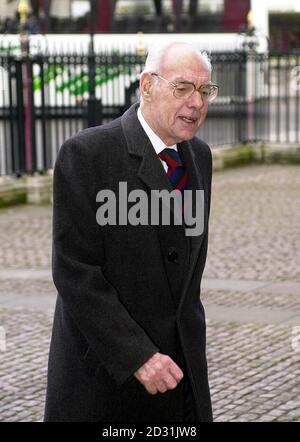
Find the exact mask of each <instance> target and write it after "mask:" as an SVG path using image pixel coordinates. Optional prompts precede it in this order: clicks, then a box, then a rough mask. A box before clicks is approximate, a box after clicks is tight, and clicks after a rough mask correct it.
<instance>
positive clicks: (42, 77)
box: [0, 51, 300, 175]
mask: <svg viewBox="0 0 300 442" xmlns="http://www.w3.org/2000/svg"><path fill="white" fill-rule="evenodd" d="M211 59H212V64H213V75H212V79H213V81H214V82H216V83H218V84H219V85H220V93H219V96H218V98H217V99H216V100H215V101H214V102H213V103H212V105H211V106H210V108H209V112H208V116H207V119H206V121H205V123H204V124H203V126H202V127H201V128H200V130H199V136H200V137H201V138H203V139H204V140H206V141H207V142H208V143H209V144H210V145H213V146H218V145H219V146H222V145H234V144H239V143H248V142H250V143H253V142H263V143H265V142H274V143H276V142H280V143H286V144H289V143H299V142H300V115H299V109H300V99H299V94H300V90H299V89H300V88H299V77H300V67H299V66H300V52H299V51H298V52H297V51H294V52H290V53H269V54H257V53H255V52H251V51H250V52H249V51H248V52H234V53H232V52H230V53H215V54H212V55H211ZM144 61H145V56H144V55H138V54H120V53H117V52H116V53H113V54H108V53H102V54H94V55H93V54H90V55H88V54H58V55H51V54H40V55H34V56H30V57H25V58H24V57H23V58H22V57H20V56H15V55H12V53H10V52H0V175H5V174H16V175H21V174H23V173H31V172H36V171H38V172H44V171H46V170H48V169H49V168H52V167H53V165H54V162H55V158H56V155H57V151H58V149H59V147H60V146H61V144H62V143H63V142H64V141H65V140H66V139H67V138H68V137H69V136H71V135H72V134H74V133H76V132H78V131H79V130H81V129H83V128H85V127H88V126H91V125H96V124H101V123H104V122H106V121H109V120H111V119H113V118H116V117H117V116H119V115H120V114H121V113H122V112H124V110H125V109H127V108H128V107H129V106H130V105H131V104H132V103H133V102H135V101H137V100H138V84H139V75H140V73H141V71H142V69H143V65H144ZM91 67H92V72H93V76H91V75H90V71H91ZM91 88H92V93H91Z"/></svg>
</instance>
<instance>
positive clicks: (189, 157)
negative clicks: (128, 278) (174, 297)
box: [178, 141, 207, 310]
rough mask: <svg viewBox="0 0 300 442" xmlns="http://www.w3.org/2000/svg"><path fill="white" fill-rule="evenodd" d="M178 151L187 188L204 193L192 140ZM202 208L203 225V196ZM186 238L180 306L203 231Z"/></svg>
mask: <svg viewBox="0 0 300 442" xmlns="http://www.w3.org/2000/svg"><path fill="white" fill-rule="evenodd" d="M178 151H179V154H180V156H181V158H182V160H183V163H184V166H185V168H186V170H187V173H188V182H187V189H191V190H197V189H199V190H204V195H205V189H204V183H203V177H202V174H201V172H200V171H199V168H198V167H197V165H196V160H195V154H194V152H193V149H192V142H191V141H185V142H183V143H180V144H179V145H178ZM203 209H204V226H205V225H206V222H207V202H206V198H204V207H203ZM193 213H195V199H194V198H193ZM204 230H205V229H204ZM187 238H188V240H189V249H190V259H189V266H188V272H187V275H186V279H185V283H184V285H183V287H182V293H181V303H180V307H181V305H182V303H183V300H184V298H185V295H186V293H187V290H188V288H189V285H190V282H191V279H192V277H193V274H194V270H195V266H196V263H197V260H198V257H199V253H200V248H201V245H202V242H203V238H204V232H202V234H201V235H199V236H188V237H187ZM179 310H180V309H179Z"/></svg>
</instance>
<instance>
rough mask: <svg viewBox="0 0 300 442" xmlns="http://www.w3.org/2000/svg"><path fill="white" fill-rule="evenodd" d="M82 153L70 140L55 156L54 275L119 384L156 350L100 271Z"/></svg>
mask: <svg viewBox="0 0 300 442" xmlns="http://www.w3.org/2000/svg"><path fill="white" fill-rule="evenodd" d="M86 152H87V148H86V147H84V146H82V145H80V143H78V142H76V141H74V140H72V139H71V140H68V141H67V142H66V143H65V144H64V145H63V146H62V147H61V149H60V151H59V154H58V157H57V160H56V164H55V168H54V179H53V249H52V252H53V255H52V270H53V280H54V284H55V286H56V288H57V290H58V294H59V296H61V298H62V301H63V306H64V308H65V309H67V311H68V313H69V314H70V315H71V317H72V318H73V320H74V321H75V323H76V326H77V327H78V329H79V330H80V331H81V333H82V334H83V335H84V337H85V339H86V340H87V342H88V344H89V346H90V348H91V349H92V350H93V351H94V352H95V353H96V355H97V357H98V360H99V363H101V365H102V366H104V368H105V369H106V370H107V371H108V373H109V374H110V376H111V377H113V378H114V380H115V381H116V382H117V383H118V384H122V383H123V382H125V381H126V380H127V379H128V378H129V377H130V376H131V375H132V374H133V373H134V372H135V371H136V370H137V369H138V368H139V367H140V366H142V365H143V364H144V363H145V362H146V361H147V360H148V359H149V358H150V357H151V356H152V355H153V354H154V353H156V352H157V351H159V349H158V348H157V347H156V345H155V344H154V343H153V342H152V341H151V339H150V338H149V336H148V335H147V333H146V332H145V331H144V330H143V328H142V327H141V326H140V325H139V324H138V323H137V322H136V321H135V319H134V318H133V317H132V316H131V315H130V314H129V312H128V311H127V309H126V308H125V306H124V305H123V304H122V302H121V301H120V299H119V296H118V293H117V291H116V289H115V288H114V286H113V284H112V283H111V282H110V281H108V280H107V279H106V278H105V276H104V272H103V269H104V266H105V254H104V250H103V243H102V240H103V231H102V230H101V227H100V226H99V225H98V224H97V222H96V214H95V206H96V194H93V193H94V191H93V185H92V183H91V182H92V181H93V178H92V176H93V175H92V169H93V165H92V164H90V162H89V161H87V154H86ZM100 169H101V168H100ZM100 173H101V170H100ZM98 190H99V189H98ZM124 277H125V275H124Z"/></svg>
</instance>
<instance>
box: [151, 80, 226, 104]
mask: <svg viewBox="0 0 300 442" xmlns="http://www.w3.org/2000/svg"><path fill="white" fill-rule="evenodd" d="M151 75H154V76H155V77H158V78H161V79H162V80H164V81H166V82H167V83H169V84H170V85H171V86H173V95H174V97H175V98H177V100H184V99H187V98H191V96H192V95H193V93H194V92H195V91H197V92H199V94H200V95H201V97H202V98H206V97H203V95H202V93H201V88H203V86H211V87H212V88H213V90H214V91H216V93H215V95H214V96H212V98H211V99H210V97H211V95H209V96H208V97H207V101H208V102H209V103H211V102H212V101H214V99H215V98H216V97H217V95H218V91H219V86H218V85H217V84H214V83H209V84H201V86H199V88H198V89H197V88H196V86H195V85H194V83H192V82H189V81H179V82H178V83H173V82H172V81H170V80H167V79H166V78H164V77H162V76H161V75H159V74H157V73H156V72H151ZM182 83H188V84H190V85H192V86H193V87H194V90H193V92H192V93H191V94H190V95H189V96H188V97H176V95H175V92H176V89H177V87H178V86H179V85H180V84H182Z"/></svg>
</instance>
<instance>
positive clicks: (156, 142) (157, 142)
mask: <svg viewBox="0 0 300 442" xmlns="http://www.w3.org/2000/svg"><path fill="white" fill-rule="evenodd" d="M137 117H138V120H139V122H140V123H141V125H142V128H143V129H144V131H145V132H146V134H147V136H148V138H149V140H150V141H151V144H152V146H153V147H154V150H155V152H156V154H157V155H158V154H159V153H160V152H161V151H162V150H164V149H166V147H167V148H169V149H175V150H176V151H177V144H173V146H167V145H166V144H165V143H164V142H163V141H162V139H161V138H159V136H158V135H156V133H155V132H154V131H153V130H152V129H151V127H150V126H149V124H148V123H147V121H146V120H145V118H144V116H143V114H142V111H141V108H140V107H139V108H138V111H137Z"/></svg>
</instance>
